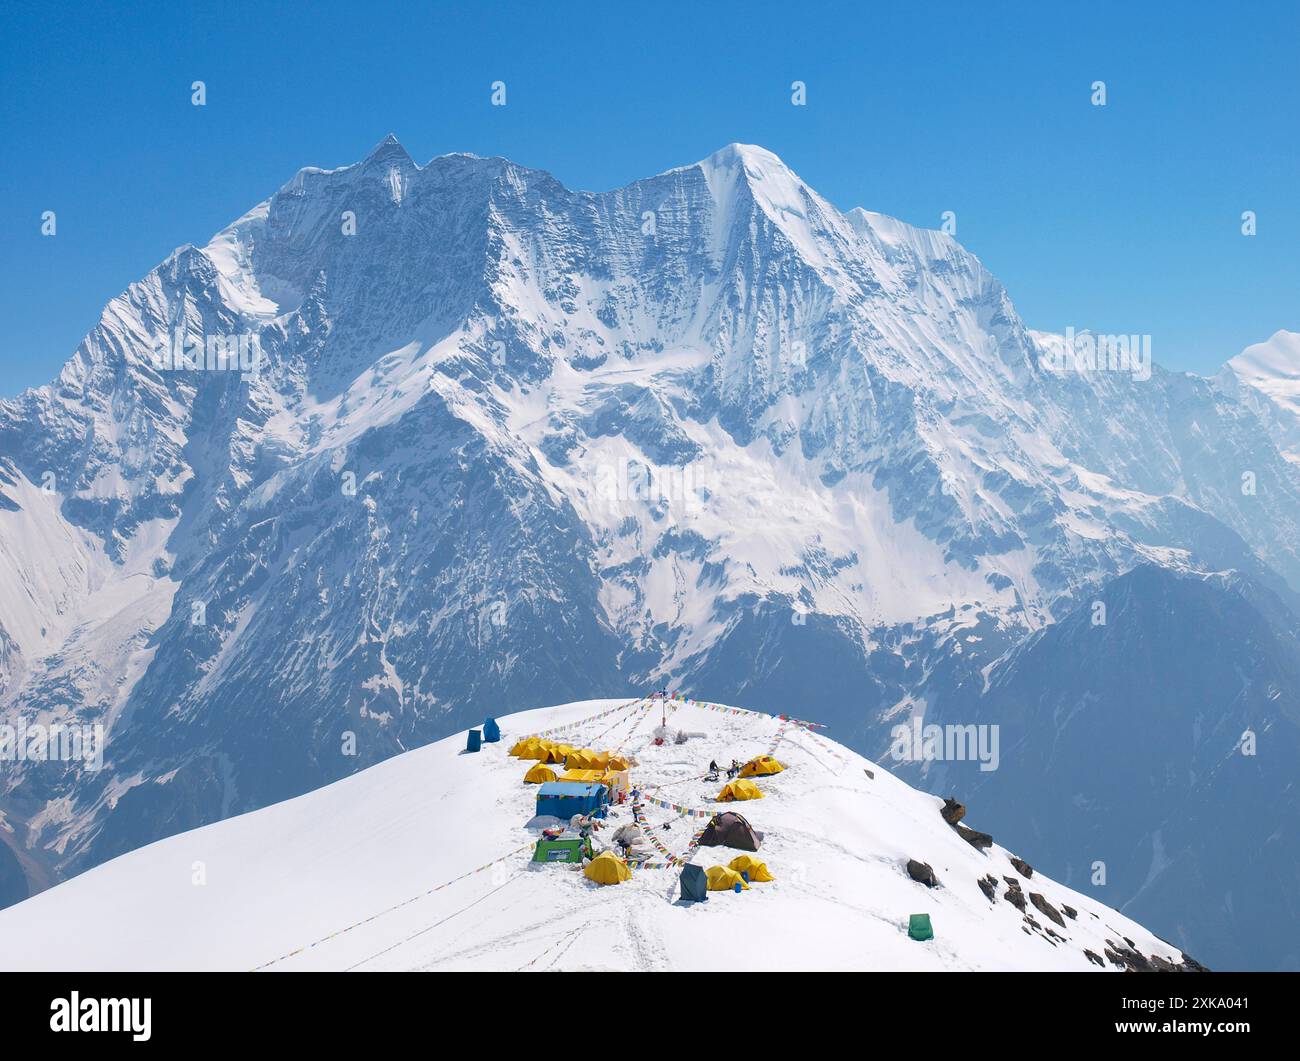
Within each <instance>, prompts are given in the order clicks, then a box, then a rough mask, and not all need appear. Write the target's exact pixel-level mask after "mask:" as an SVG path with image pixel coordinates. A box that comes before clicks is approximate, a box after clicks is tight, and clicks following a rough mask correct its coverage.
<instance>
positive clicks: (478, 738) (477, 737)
mask: <svg viewBox="0 0 1300 1061" xmlns="http://www.w3.org/2000/svg"><path fill="white" fill-rule="evenodd" d="M482 738H483V734H481V733H480V732H479V731H478V730H476V729H472V730H470V731H469V739H468V740H466V741H465V750H466V751H467V752H476V751H478V750H479V748H480V747H482V745H483V740H482Z"/></svg>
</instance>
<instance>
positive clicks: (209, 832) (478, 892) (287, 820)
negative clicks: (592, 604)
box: [0, 700, 1197, 971]
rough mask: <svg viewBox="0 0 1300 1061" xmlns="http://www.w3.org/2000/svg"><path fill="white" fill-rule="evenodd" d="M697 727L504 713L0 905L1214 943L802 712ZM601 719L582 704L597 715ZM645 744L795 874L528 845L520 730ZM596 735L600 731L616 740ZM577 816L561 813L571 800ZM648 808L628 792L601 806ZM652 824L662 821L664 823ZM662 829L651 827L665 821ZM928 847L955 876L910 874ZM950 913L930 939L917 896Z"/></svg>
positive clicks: (71, 920)
mask: <svg viewBox="0 0 1300 1061" xmlns="http://www.w3.org/2000/svg"><path fill="white" fill-rule="evenodd" d="M666 710H667V713H668V715H669V718H668V725H669V727H670V729H671V730H672V731H673V732H676V731H678V730H685V731H687V732H690V733H692V734H695V736H693V737H692V738H691V739H690V740H688V741H687V742H686V743H685V744H676V743H675V742H674V741H673V740H671V739H670V740H669V741H668V742H667V743H665V744H663V745H661V746H656V745H655V744H654V743H653V736H654V733H655V729H656V727H657V726H658V725H659V723H660V713H661V709H660V707H659V706H658V705H657V704H652V703H650V702H649V701H646V700H633V701H623V702H621V703H620V701H617V700H602V701H586V702H580V703H574V704H567V705H565V706H563V707H554V708H544V709H541V710H535V711H527V712H523V713H521V714H516V715H512V716H510V717H509V718H506V719H503V720H501V725H502V728H503V730H504V731H505V734H506V740H505V741H503V742H502V743H498V744H489V745H485V746H484V750H483V751H482V752H480V753H478V754H466V753H465V752H464V747H465V738H464V736H463V735H457V736H454V737H450V738H448V739H446V740H442V741H438V742H436V743H434V744H431V745H428V746H426V747H423V748H420V749H417V750H415V751H411V752H407V753H406V754H404V755H400V756H397V757H395V758H393V759H390V760H389V761H387V762H385V763H383V764H381V765H379V766H375V767H371V768H370V769H368V770H366V771H364V772H362V773H360V774H357V775H356V776H354V777H350V778H347V779H346V780H343V781H339V782H337V783H335V784H333V785H330V786H328V787H326V788H323V789H320V790H318V791H316V792H312V793H309V794H308V795H305V796H301V797H299V798H297V799H293V800H289V801H287V802H285V803H280V804H276V805H275V806H272V807H267V808H265V809H263V810H260V811H256V812H254V813H251V814H246V815H242V816H240V817H237V818H232V819H230V820H228V821H224V822H221V823H218V824H215V825H210V826H207V827H205V828H202V829H197V830H194V831H193V832H187V833H183V834H181V835H179V836H174V837H171V838H170V839H167V840H163V841H161V842H159V843H156V844H152V845H150V846H149V847H146V848H143V849H141V850H138V851H134V852H132V853H130V854H127V855H123V856H121V857H120V858H117V859H114V860H113V861H111V862H109V863H107V864H106V865H103V866H100V867H98V868H96V869H93V870H91V871H90V872H88V873H85V874H83V875H82V876H80V877H78V878H77V879H75V880H72V881H69V882H68V883H66V884H62V885H59V886H58V887H56V888H53V889H51V890H50V891H47V892H45V893H43V894H42V895H39V896H37V897H36V898H33V899H30V900H28V901H27V902H25V903H22V904H20V905H18V906H15V907H11V908H9V909H8V910H6V911H4V912H0V934H2V935H3V937H4V940H5V957H4V964H5V966H6V967H7V968H11V969H23V970H27V969H59V970H69V969H77V970H82V969H112V970H117V969H145V970H157V969H182V970H190V969H235V970H240V969H254V968H263V969H267V970H277V971H278V970H304V969H335V970H339V969H361V970H367V971H369V970H382V969H438V970H445V969H501V970H513V969H526V970H538V971H539V970H563V969H588V970H590V969H601V970H604V969H636V970H660V969H676V970H702V969H737V968H743V969H763V970H781V969H1043V970H1087V969H1093V970H1100V969H1111V970H1117V969H1125V968H1165V969H1172V968H1184V969H1192V968H1196V967H1197V966H1196V963H1195V962H1194V961H1192V960H1189V959H1188V958H1187V956H1186V955H1184V954H1182V953H1181V952H1180V951H1179V950H1178V949H1177V948H1175V947H1172V946H1170V945H1169V944H1167V943H1164V942H1163V941H1161V940H1160V939H1158V938H1157V937H1155V936H1153V935H1152V934H1151V933H1150V932H1148V931H1147V930H1146V929H1144V928H1142V927H1141V926H1140V925H1138V924H1136V923H1134V922H1133V921H1131V920H1129V919H1128V918H1126V917H1124V916H1122V915H1121V914H1118V913H1117V912H1115V911H1114V910H1111V909H1109V908H1107V907H1106V906H1104V905H1103V904H1102V903H1100V902H1098V901H1097V900H1096V898H1095V897H1093V896H1089V895H1083V894H1079V893H1076V892H1073V891H1071V890H1069V889H1067V888H1063V887H1061V886H1060V885H1059V884H1057V883H1055V882H1054V881H1051V880H1048V879H1046V878H1045V877H1044V876H1043V875H1042V874H1041V873H1039V872H1035V871H1034V870H1033V867H1032V866H1030V865H1028V864H1026V863H1024V862H1020V863H1019V864H1018V865H1017V864H1015V863H1013V861H1012V857H1013V856H1012V855H1011V854H1010V853H1008V852H1007V851H1005V850H1004V849H1002V848H1001V847H998V846H993V847H991V848H977V847H974V846H972V845H971V844H969V843H968V842H967V841H966V840H964V839H962V837H961V835H960V834H959V833H958V832H957V830H956V829H954V828H953V827H951V826H949V825H948V824H947V823H946V822H945V820H944V819H943V818H942V817H941V816H940V810H941V807H942V801H941V800H938V799H936V798H935V797H933V796H926V795H923V794H922V793H919V792H916V791H914V790H913V789H911V788H909V787H908V786H907V785H906V784H904V783H903V782H901V781H899V780H898V779H897V778H895V777H893V776H892V775H890V774H888V773H885V772H883V771H872V773H873V774H874V776H872V777H868V776H867V773H866V771H867V770H869V769H870V765H869V764H868V763H867V761H866V760H864V759H862V758H860V757H859V756H857V755H855V754H853V753H852V752H850V751H849V750H848V749H846V748H843V747H842V746H838V745H836V744H835V743H833V742H831V741H829V740H826V739H825V738H822V737H820V736H818V735H815V734H813V733H810V732H809V731H808V730H807V729H804V728H802V727H800V726H797V725H792V724H787V723H784V722H782V721H780V720H778V719H776V718H773V717H771V716H766V715H760V714H756V713H748V712H747V713H737V712H735V711H734V710H729V711H720V710H717V709H716V708H713V707H710V708H703V707H700V706H697V705H691V704H685V703H681V702H674V703H672V704H671V706H669V707H668V708H667V709H666ZM583 720H587V721H585V723H584V724H582V725H578V726H576V727H575V726H574V723H575V722H582V721H583ZM556 726H567V727H570V728H568V729H566V730H565V736H566V739H568V740H572V741H577V742H578V743H580V744H582V743H595V744H599V745H600V747H601V748H602V749H603V748H606V747H608V748H610V749H617V750H620V751H621V752H622V753H623V754H627V755H632V756H634V757H635V758H636V760H637V762H636V764H635V765H634V766H633V768H632V770H631V780H632V782H633V784H634V785H636V786H639V787H640V788H641V789H642V790H643V791H644V792H646V793H647V794H648V795H651V796H652V797H654V798H655V799H658V800H659V801H660V803H663V802H672V803H676V804H678V805H679V806H687V805H690V806H691V807H692V809H694V808H695V807H696V806H698V807H699V808H701V809H704V810H706V811H712V810H717V811H724V810H727V809H728V807H731V808H735V809H739V810H742V811H743V812H744V815H745V816H746V818H747V820H748V821H749V822H750V824H751V825H752V826H753V827H754V828H755V829H757V830H759V831H760V832H761V833H762V840H761V844H760V847H759V850H758V851H757V852H756V853H755V854H754V857H755V858H759V859H761V860H762V861H763V862H764V864H765V865H766V866H767V868H768V870H769V874H770V875H771V876H772V877H774V878H775V879H773V880H770V881H766V882H764V883H757V882H754V883H752V884H751V885H750V886H749V889H748V890H747V891H742V892H740V893H735V892H733V891H718V892H712V893H710V896H709V900H708V901H707V902H705V903H693V904H688V903H683V902H681V901H679V884H678V877H679V874H680V869H679V867H678V866H677V865H673V864H670V863H669V862H668V858H667V856H666V855H664V854H660V853H652V856H651V859H652V861H651V865H650V867H648V868H644V869H640V870H637V871H636V872H635V873H634V874H633V876H632V879H631V880H629V881H626V882H624V883H622V884H619V885H617V886H602V885H599V884H596V883H593V882H591V881H589V880H587V879H586V877H585V876H584V874H583V873H582V866H581V865H530V861H529V860H530V858H531V856H532V848H533V844H534V843H535V840H536V838H537V836H538V835H539V829H540V824H541V823H540V821H538V822H534V821H533V818H534V810H535V796H536V788H535V786H532V785H527V784H524V783H523V780H522V779H523V775H524V773H525V768H526V767H527V766H529V765H530V764H529V763H526V762H521V761H520V760H518V759H512V758H510V757H509V756H508V754H507V749H508V748H509V746H510V745H509V743H508V742H509V740H510V739H511V738H512V737H513V736H522V735H524V734H526V733H530V732H536V731H539V730H547V729H550V728H552V727H556ZM597 738H599V739H597ZM770 753H775V754H776V755H777V756H778V757H779V759H780V760H781V761H782V763H783V764H784V765H785V766H786V769H785V770H784V771H783V772H782V773H779V774H775V775H773V776H770V777H764V778H761V779H760V784H759V787H760V789H761V790H762V791H763V798H762V799H761V800H750V801H748V802H745V803H743V804H730V805H728V804H716V803H714V802H713V797H714V796H716V795H717V793H718V789H719V785H718V784H716V783H712V784H709V783H705V782H704V781H703V780H702V778H701V776H700V775H701V774H702V773H703V771H704V767H705V765H706V764H707V762H708V760H709V759H710V758H716V759H718V760H720V761H723V762H728V761H730V759H732V758H739V759H745V760H747V759H748V758H750V757H751V756H754V755H759V754H770ZM643 806H644V821H645V823H646V826H647V827H648V829H649V830H650V832H651V834H652V835H653V836H654V838H655V841H656V843H657V846H658V847H659V848H662V851H664V852H667V853H668V854H670V855H673V856H682V855H687V854H688V853H689V860H690V861H692V862H694V863H695V864H697V865H699V866H701V867H708V866H713V865H723V866H726V865H727V864H728V863H730V862H731V860H732V859H734V858H736V857H737V856H738V855H740V854H742V852H741V851H738V850H733V849H731V848H728V847H716V846H702V847H692V839H693V836H694V834H695V833H696V832H697V831H698V829H699V828H701V827H702V826H703V825H704V824H705V823H706V821H707V819H696V818H691V817H687V816H682V815H681V814H680V813H679V812H677V811H674V810H671V809H665V808H663V807H662V806H659V805H657V804H654V803H649V802H647V803H645V804H643ZM554 820H555V819H549V818H548V819H546V821H554ZM631 820H632V811H631V805H630V804H624V805H622V806H620V807H615V808H614V809H613V811H612V812H611V815H610V817H609V818H608V819H607V824H606V827H605V829H604V830H602V831H600V832H597V833H596V834H595V840H596V843H597V845H599V846H606V845H607V844H608V842H609V839H610V837H611V836H612V834H613V833H614V832H615V831H616V830H617V829H618V828H620V827H621V826H624V825H627V824H629V823H630V822H631ZM647 839H648V838H647ZM642 846H643V847H645V848H646V850H647V851H649V850H651V849H650V847H649V844H648V843H647V844H643V845H642ZM909 861H914V862H917V863H925V864H926V865H927V866H928V867H929V868H930V870H931V871H932V873H933V875H934V877H935V878H937V886H935V887H930V886H928V885H926V884H923V883H919V882H918V881H916V880H915V879H913V877H912V876H911V875H909V872H908V869H907V866H908V862H909ZM916 913H923V914H928V915H929V917H930V922H931V926H932V929H933V933H934V938H933V939H930V940H925V941H917V940H913V939H911V938H909V936H908V924H909V918H910V915H911V914H916Z"/></svg>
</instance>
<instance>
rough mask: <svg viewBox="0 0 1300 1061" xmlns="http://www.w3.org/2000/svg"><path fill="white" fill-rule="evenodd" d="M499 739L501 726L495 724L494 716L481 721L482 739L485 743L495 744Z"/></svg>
mask: <svg viewBox="0 0 1300 1061" xmlns="http://www.w3.org/2000/svg"><path fill="white" fill-rule="evenodd" d="M500 739H501V727H500V726H498V725H497V720H496V719H495V718H489V719H488V720H487V721H486V722H484V723H483V741H484V743H486V744H495V743H496V742H497V741H499V740H500Z"/></svg>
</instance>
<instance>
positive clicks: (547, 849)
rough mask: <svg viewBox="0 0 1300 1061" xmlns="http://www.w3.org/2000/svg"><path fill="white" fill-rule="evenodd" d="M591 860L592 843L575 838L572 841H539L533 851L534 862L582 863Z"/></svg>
mask: <svg viewBox="0 0 1300 1061" xmlns="http://www.w3.org/2000/svg"><path fill="white" fill-rule="evenodd" d="M584 858H591V841H590V840H586V839H582V838H580V837H576V836H575V837H574V838H573V839H571V840H538V841H537V847H536V849H535V850H534V851H533V861H534V862H581V861H582V860H583V859H584Z"/></svg>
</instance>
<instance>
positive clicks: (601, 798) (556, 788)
mask: <svg viewBox="0 0 1300 1061" xmlns="http://www.w3.org/2000/svg"><path fill="white" fill-rule="evenodd" d="M608 802H609V795H608V793H607V791H606V789H605V786H604V785H588V784H582V783H580V782H577V781H547V782H546V783H545V784H544V785H542V787H541V788H539V789H538V790H537V813H538V814H550V815H553V816H555V817H556V818H572V817H573V816H574V815H575V814H592V813H594V812H595V811H598V810H599V809H600V808H601V807H603V806H604V805H605V804H606V803H608Z"/></svg>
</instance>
